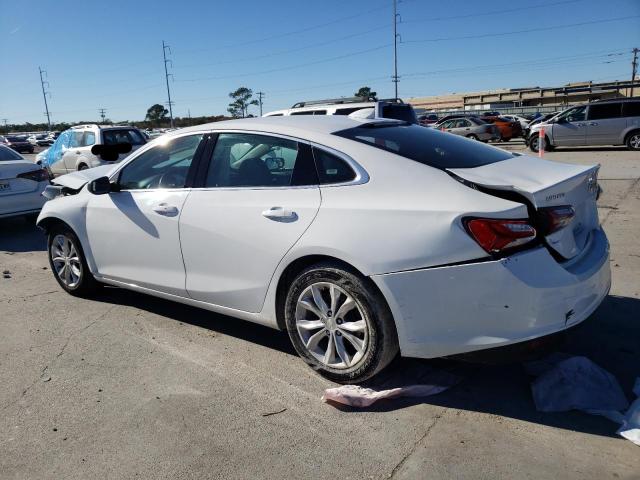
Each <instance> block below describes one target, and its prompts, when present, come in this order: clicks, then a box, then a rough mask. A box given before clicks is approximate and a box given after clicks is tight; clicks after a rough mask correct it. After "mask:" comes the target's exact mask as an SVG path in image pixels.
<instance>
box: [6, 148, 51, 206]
mask: <svg viewBox="0 0 640 480" xmlns="http://www.w3.org/2000/svg"><path fill="white" fill-rule="evenodd" d="M47 185H49V174H48V173H47V171H46V170H45V169H43V168H42V167H40V166H39V165H36V164H34V163H33V162H30V161H29V160H26V159H24V158H23V157H22V156H21V155H20V154H19V153H17V152H15V151H13V150H12V149H10V148H9V147H5V146H4V145H0V218H3V217H15V216H20V215H33V214H36V213H38V212H39V211H40V209H41V208H42V205H44V202H45V199H44V197H43V196H42V192H43V191H44V189H45V187H46V186H47Z"/></svg>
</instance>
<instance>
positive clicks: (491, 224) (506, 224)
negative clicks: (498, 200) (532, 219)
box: [464, 218, 536, 254]
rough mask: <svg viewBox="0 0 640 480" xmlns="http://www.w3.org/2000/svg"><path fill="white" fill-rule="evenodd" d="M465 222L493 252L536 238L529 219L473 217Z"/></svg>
mask: <svg viewBox="0 0 640 480" xmlns="http://www.w3.org/2000/svg"><path fill="white" fill-rule="evenodd" d="M464 224H465V227H466V228H467V231H468V232H469V234H470V235H471V236H472V237H473V239H474V240H475V241H476V242H478V244H479V245H480V246H481V247H482V248H483V249H484V250H485V251H486V252H487V253H491V254H497V253H501V252H503V251H504V250H507V249H511V248H514V247H519V246H520V245H524V244H525V243H528V242H530V241H532V240H534V239H535V238H536V229H535V228H533V227H532V226H531V225H530V224H529V221H528V220H505V219H497V218H472V219H468V220H466V221H465V222H464Z"/></svg>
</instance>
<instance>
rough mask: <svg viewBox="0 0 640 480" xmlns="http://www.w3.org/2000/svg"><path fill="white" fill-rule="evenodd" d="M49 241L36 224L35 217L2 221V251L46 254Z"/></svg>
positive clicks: (0, 225) (0, 247)
mask: <svg viewBox="0 0 640 480" xmlns="http://www.w3.org/2000/svg"><path fill="white" fill-rule="evenodd" d="M46 249H47V239H46V237H45V235H44V233H43V232H42V230H40V229H39V228H38V227H36V224H35V217H33V216H30V217H15V218H4V219H0V250H2V251H7V252H44V251H45V250H46Z"/></svg>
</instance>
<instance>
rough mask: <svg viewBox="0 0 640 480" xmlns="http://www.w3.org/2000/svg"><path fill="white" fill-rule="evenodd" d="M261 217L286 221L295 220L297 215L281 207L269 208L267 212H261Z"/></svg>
mask: <svg viewBox="0 0 640 480" xmlns="http://www.w3.org/2000/svg"><path fill="white" fill-rule="evenodd" d="M262 216H263V217H267V218H271V219H274V220H286V219H291V218H296V216H297V215H296V212H292V211H291V210H287V209H286V208H283V207H271V208H270V209H269V210H265V211H264V212H262Z"/></svg>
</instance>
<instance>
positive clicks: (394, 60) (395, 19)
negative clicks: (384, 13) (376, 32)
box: [392, 0, 400, 98]
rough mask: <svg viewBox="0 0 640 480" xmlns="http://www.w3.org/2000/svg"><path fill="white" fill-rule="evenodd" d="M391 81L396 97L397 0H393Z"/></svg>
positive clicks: (397, 79)
mask: <svg viewBox="0 0 640 480" xmlns="http://www.w3.org/2000/svg"><path fill="white" fill-rule="evenodd" d="M392 79H393V83H394V85H395V98H398V82H399V81H400V79H399V78H398V0H393V77H392Z"/></svg>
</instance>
